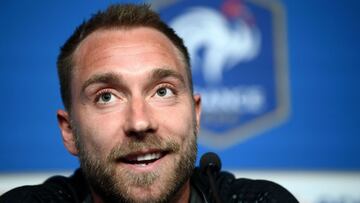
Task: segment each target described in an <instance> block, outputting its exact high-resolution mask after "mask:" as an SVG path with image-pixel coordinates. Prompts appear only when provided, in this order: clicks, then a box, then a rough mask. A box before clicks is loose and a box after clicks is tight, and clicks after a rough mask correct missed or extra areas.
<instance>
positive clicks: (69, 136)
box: [57, 110, 78, 156]
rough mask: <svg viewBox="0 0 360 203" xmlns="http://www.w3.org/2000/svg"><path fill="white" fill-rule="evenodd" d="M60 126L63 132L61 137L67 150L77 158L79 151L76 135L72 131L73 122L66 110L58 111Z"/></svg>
mask: <svg viewBox="0 0 360 203" xmlns="http://www.w3.org/2000/svg"><path fill="white" fill-rule="evenodd" d="M57 120H58V125H59V127H60V130H61V136H62V139H63V142H64V145H65V147H66V149H67V150H68V151H69V152H70V153H71V154H72V155H75V156H77V154H78V150H77V147H76V144H75V135H74V133H73V131H72V127H71V121H70V117H69V114H68V113H67V112H66V111H64V110H58V111H57Z"/></svg>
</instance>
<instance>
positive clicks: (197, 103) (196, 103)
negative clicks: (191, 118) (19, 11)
mask: <svg viewBox="0 0 360 203" xmlns="http://www.w3.org/2000/svg"><path fill="white" fill-rule="evenodd" d="M193 98H194V108H195V119H196V131H197V133H199V131H200V116H201V96H200V95H199V94H195V95H194V96H193Z"/></svg>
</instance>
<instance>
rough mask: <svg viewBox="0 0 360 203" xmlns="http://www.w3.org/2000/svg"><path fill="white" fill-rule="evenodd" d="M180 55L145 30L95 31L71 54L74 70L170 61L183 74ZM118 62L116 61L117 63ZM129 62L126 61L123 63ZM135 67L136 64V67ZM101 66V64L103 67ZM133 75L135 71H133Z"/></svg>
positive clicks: (167, 42) (164, 39) (150, 30)
mask: <svg viewBox="0 0 360 203" xmlns="http://www.w3.org/2000/svg"><path fill="white" fill-rule="evenodd" d="M181 56H182V55H181V53H180V51H179V50H178V49H177V48H176V47H175V45H174V44H173V43H172V42H171V41H170V40H169V39H168V38H167V37H166V36H165V35H164V34H163V33H161V32H159V31H157V30H155V29H153V28H147V27H136V28H128V29H124V28H112V29H106V30H97V31H95V32H93V33H91V34H90V35H89V36H87V37H86V38H85V39H84V40H83V41H82V42H81V43H80V44H79V46H78V47H77V49H76V50H75V52H74V57H73V60H74V63H75V68H74V69H75V70H74V72H77V71H79V70H81V69H89V68H91V67H94V66H98V65H100V64H102V63H105V62H106V63H107V65H109V62H111V63H113V64H117V65H121V64H120V63H119V61H121V62H122V63H123V65H131V64H133V65H134V64H135V63H134V61H133V60H134V59H136V58H137V59H138V60H141V61H143V62H147V61H146V59H147V60H148V61H149V60H150V59H153V60H158V61H161V60H164V61H166V60H172V61H174V62H175V63H176V66H179V67H181V69H183V70H185V67H186V66H185V65H184V64H185V63H184V60H183V57H181ZM116 59H118V60H116ZM126 59H129V60H126ZM137 64H138V63H137ZM103 65H104V64H103ZM133 68H134V71H135V68H136V67H133Z"/></svg>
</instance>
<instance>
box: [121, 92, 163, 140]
mask: <svg viewBox="0 0 360 203" xmlns="http://www.w3.org/2000/svg"><path fill="white" fill-rule="evenodd" d="M125 116H126V122H125V125H124V131H125V134H126V135H127V136H133V137H134V136H135V137H139V138H140V137H144V136H145V135H147V134H152V133H154V132H155V131H156V129H157V125H156V122H155V119H154V118H153V115H152V113H151V110H150V107H149V106H148V104H147V103H146V102H145V101H144V99H141V98H138V99H132V100H131V102H129V106H128V109H127V113H126V115H125Z"/></svg>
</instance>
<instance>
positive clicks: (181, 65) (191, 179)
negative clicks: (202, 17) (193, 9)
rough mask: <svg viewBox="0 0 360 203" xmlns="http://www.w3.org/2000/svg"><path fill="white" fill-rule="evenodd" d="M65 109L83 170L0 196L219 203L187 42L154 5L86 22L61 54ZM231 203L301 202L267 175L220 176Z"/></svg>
mask: <svg viewBox="0 0 360 203" xmlns="http://www.w3.org/2000/svg"><path fill="white" fill-rule="evenodd" d="M58 73H59V79H60V85H61V95H62V99H63V102H64V106H65V110H59V111H58V112H57V117H58V122H59V126H60V129H61V134H62V138H63V141H64V144H65V147H66V148H67V150H68V151H69V152H70V153H71V154H73V155H75V156H78V157H79V160H80V169H78V170H77V171H76V172H75V174H74V175H73V176H71V177H69V178H66V177H60V176H58V177H52V178H50V179H49V180H47V181H46V182H45V183H43V184H41V185H37V186H25V187H21V188H17V189H14V190H12V191H10V192H8V193H6V194H5V195H4V196H3V197H2V198H1V200H0V201H1V202H2V201H4V202H214V201H215V200H214V199H213V197H214V196H213V193H214V191H212V190H211V188H210V186H209V182H208V177H207V176H206V175H205V174H203V172H201V171H200V170H199V169H197V168H195V166H194V164H195V160H196V154H197V144H196V140H197V134H198V132H199V125H200V112H201V102H200V101H201V99H200V96H199V95H194V94H193V87H192V78H191V71H190V64H189V56H188V52H187V49H186V47H185V46H184V44H183V41H182V40H181V38H179V37H178V36H177V35H176V34H175V32H174V31H173V30H172V29H171V28H169V27H168V26H167V25H166V24H164V23H163V22H162V21H161V20H160V18H159V16H158V15H157V14H156V13H154V12H153V11H151V10H150V9H149V6H147V5H113V6H110V7H109V8H108V9H107V10H106V11H104V12H99V13H97V14H96V15H94V16H93V17H92V18H91V19H90V20H88V21H86V22H84V23H83V24H81V25H80V26H79V27H78V28H77V29H76V30H75V32H74V33H73V35H72V36H71V37H70V38H69V39H68V40H67V42H66V43H65V44H64V46H63V47H62V49H61V52H60V55H59V58H58ZM215 182H216V188H217V190H218V191H217V192H215V193H218V194H219V196H220V198H221V199H222V201H223V202H240V201H248V202H256V201H257V202H296V199H295V198H294V197H293V196H292V195H291V194H290V193H289V192H288V191H287V190H285V189H284V188H282V187H281V186H279V185H277V184H275V183H272V182H269V181H252V180H248V179H235V178H234V177H233V175H231V174H229V173H226V172H221V173H219V174H218V175H216V177H215Z"/></svg>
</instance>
